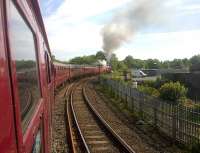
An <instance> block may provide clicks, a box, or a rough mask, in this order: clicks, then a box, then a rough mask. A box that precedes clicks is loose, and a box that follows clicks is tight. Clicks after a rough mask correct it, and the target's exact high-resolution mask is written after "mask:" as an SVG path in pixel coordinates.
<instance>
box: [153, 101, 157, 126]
mask: <svg viewBox="0 0 200 153" xmlns="http://www.w3.org/2000/svg"><path fill="white" fill-rule="evenodd" d="M157 105H158V102H157V100H155V101H154V106H153V107H154V109H153V110H154V127H157Z"/></svg>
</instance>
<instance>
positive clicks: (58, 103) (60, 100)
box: [51, 86, 68, 153]
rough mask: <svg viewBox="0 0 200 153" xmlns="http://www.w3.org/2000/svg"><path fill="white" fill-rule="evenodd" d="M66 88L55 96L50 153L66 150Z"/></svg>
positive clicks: (63, 152) (60, 152) (62, 152)
mask: <svg viewBox="0 0 200 153" xmlns="http://www.w3.org/2000/svg"><path fill="white" fill-rule="evenodd" d="M67 88H68V86H65V87H64V88H62V89H61V90H60V91H59V92H58V93H57V95H56V96H55V106H54V108H53V115H52V122H53V123H52V150H51V151H52V153H66V152H67V150H68V146H67V142H66V127H65V119H66V118H65V105H66V102H65V92H66V90H67Z"/></svg>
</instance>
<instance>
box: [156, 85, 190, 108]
mask: <svg viewBox="0 0 200 153" xmlns="http://www.w3.org/2000/svg"><path fill="white" fill-rule="evenodd" d="M159 91H160V98H162V99H163V100H167V101H170V102H173V103H175V104H177V103H179V102H182V101H183V100H184V99H186V94H187V88H185V87H184V86H183V85H181V84H180V82H169V83H165V84H163V85H162V86H161V87H160V89H159Z"/></svg>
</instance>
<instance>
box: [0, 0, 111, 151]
mask: <svg viewBox="0 0 200 153" xmlns="http://www.w3.org/2000/svg"><path fill="white" fill-rule="evenodd" d="M0 48H1V50H0V153H50V151H51V148H50V146H51V118H52V108H53V104H54V88H55V87H57V86H59V85H60V84H63V83H64V82H66V81H67V80H70V79H73V78H78V77H80V76H85V75H93V74H99V73H103V72H105V71H108V70H109V69H108V67H103V66H102V67H99V66H80V65H65V64H60V63H54V64H53V62H52V59H51V53H50V48H49V45H48V39H47V36H46V32H45V28H44V25H43V21H42V17H41V13H40V9H39V5H38V1H37V0H0Z"/></svg>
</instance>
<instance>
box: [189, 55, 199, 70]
mask: <svg viewBox="0 0 200 153" xmlns="http://www.w3.org/2000/svg"><path fill="white" fill-rule="evenodd" d="M190 63H191V66H190V71H192V72H194V71H200V55H195V56H193V57H192V58H191V59H190Z"/></svg>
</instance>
